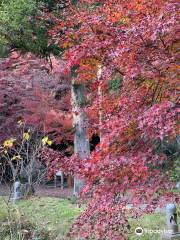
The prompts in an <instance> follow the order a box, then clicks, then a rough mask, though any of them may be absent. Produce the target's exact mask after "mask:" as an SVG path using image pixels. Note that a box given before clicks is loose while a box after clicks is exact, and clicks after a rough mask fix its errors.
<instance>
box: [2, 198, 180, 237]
mask: <svg viewBox="0 0 180 240" xmlns="http://www.w3.org/2000/svg"><path fill="white" fill-rule="evenodd" d="M10 208H11V211H13V212H14V213H15V214H17V213H18V215H19V216H21V217H24V218H25V219H28V221H30V222H31V223H32V224H35V226H36V228H37V230H38V229H41V230H42V229H44V230H45V231H50V232H53V233H55V236H58V238H57V239H58V240H59V239H60V240H62V239H66V237H65V235H66V233H67V231H68V229H69V227H70V225H71V224H72V223H73V221H74V219H75V218H76V217H77V216H78V215H79V214H80V213H81V212H82V211H83V208H78V207H77V205H76V204H72V202H70V201H69V200H67V199H58V198H50V197H48V198H47V197H46V198H31V199H29V200H21V201H19V202H18V203H16V204H10ZM179 211H180V208H178V215H179ZM6 218H7V208H6V205H5V203H4V201H3V200H2V199H0V224H1V223H2V222H3V221H5V219H6ZM129 221H130V226H131V231H130V234H129V236H128V239H129V240H138V239H139V240H160V234H159V233H155V234H151V233H144V234H143V235H142V236H137V235H136V234H135V229H136V228H137V227H142V228H143V229H144V231H146V230H164V229H165V228H166V222H165V221H166V219H165V214H162V213H156V214H151V215H145V216H144V217H141V218H139V219H130V220H129ZM43 239H46V238H43ZM47 239H48V240H49V239H50V240H51V239H52V240H54V239H55V238H54V237H53V238H47ZM38 240H42V238H38Z"/></svg>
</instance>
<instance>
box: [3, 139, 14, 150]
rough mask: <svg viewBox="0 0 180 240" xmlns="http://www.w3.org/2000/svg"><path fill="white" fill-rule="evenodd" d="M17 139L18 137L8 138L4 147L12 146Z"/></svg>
mask: <svg viewBox="0 0 180 240" xmlns="http://www.w3.org/2000/svg"><path fill="white" fill-rule="evenodd" d="M15 141H16V139H14V138H11V139H7V140H5V141H4V143H3V147H4V148H11V147H12V146H13V144H14V142H15Z"/></svg>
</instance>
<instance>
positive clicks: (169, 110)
mask: <svg viewBox="0 0 180 240" xmlns="http://www.w3.org/2000/svg"><path fill="white" fill-rule="evenodd" d="M178 6H179V4H178V2H177V1H173V0H165V1H164V0H150V1H145V0H132V1H131V2H127V1H123V0H117V1H113V0H104V1H94V0H80V1H72V2H71V1H67V4H66V7H64V8H63V10H62V11H59V13H55V14H54V15H53V14H52V12H51V11H50V12H46V13H47V15H46V17H48V18H52V19H53V21H54V22H55V23H56V25H55V27H53V28H52V29H51V30H50V31H49V36H50V42H49V43H50V44H51V43H56V44H57V46H58V47H59V48H60V49H63V52H64V53H63V61H65V66H64V67H63V74H64V75H66V76H67V79H66V81H67V80H69V82H71V80H72V79H73V83H75V84H76V85H78V86H80V85H85V86H86V88H87V99H85V102H83V110H85V111H86V112H87V114H88V116H89V118H90V119H89V129H88V131H87V136H88V138H90V137H89V136H91V135H92V133H96V134H99V135H100V137H101V141H100V143H99V144H98V145H97V146H96V148H95V150H94V151H93V152H92V153H91V155H90V156H87V157H86V158H85V159H84V158H80V157H79V156H78V155H72V156H71V157H70V158H68V157H65V156H64V155H63V154H62V153H58V152H57V151H54V150H52V149H46V150H45V151H44V153H43V157H44V159H45V160H46V162H48V164H49V166H50V168H49V169H50V175H51V174H52V175H53V173H54V171H55V170H56V168H61V169H63V170H64V171H67V172H72V173H74V175H79V176H80V177H82V178H84V179H85V181H86V185H85V187H84V189H83V193H84V194H85V196H86V194H89V196H91V199H90V202H89V205H88V207H87V209H86V210H85V211H84V212H83V213H82V214H81V215H80V217H79V218H78V219H77V220H76V222H75V224H74V225H73V226H72V228H71V230H70V233H69V237H72V236H73V237H74V238H75V239H80V238H83V239H101V240H102V239H117V240H121V239H126V233H127V231H128V229H129V224H128V220H127V219H128V216H129V215H130V214H131V215H132V216H133V217H137V216H138V214H142V209H141V206H142V205H143V204H144V205H145V207H144V209H143V212H151V211H153V210H154V209H155V208H156V206H157V205H162V204H164V203H165V202H166V201H167V200H170V199H174V196H173V195H172V194H171V193H170V186H171V182H170V180H169V178H168V176H167V174H166V173H165V172H164V171H163V163H164V162H165V161H166V155H165V154H162V152H160V153H159V152H158V151H157V145H158V144H160V143H161V142H162V141H172V140H173V139H175V138H176V136H177V135H178V134H179V133H178V121H177V120H178V119H177V114H178V107H177V106H178V94H177V83H178V78H177V69H178V56H177V55H178V54H177V49H178V34H177V31H178V24H177V23H178V17H177V12H178ZM99 69H101V70H100V74H98V72H99ZM39 102H40V101H39ZM80 110H81V109H80ZM51 114H52V115H53V113H52V112H51ZM51 114H50V115H49V119H51V116H52V115H51ZM73 114H77V115H78V114H79V113H78V112H77V113H73ZM58 118H59V117H58ZM53 119H55V118H53ZM53 121H54V120H53ZM71 136H72V135H71ZM175 200H176V201H178V198H177V197H175ZM128 203H131V204H133V206H134V207H136V208H133V209H132V210H128V209H127V204H128ZM139 208H140V209H139ZM137 209H138V210H137Z"/></svg>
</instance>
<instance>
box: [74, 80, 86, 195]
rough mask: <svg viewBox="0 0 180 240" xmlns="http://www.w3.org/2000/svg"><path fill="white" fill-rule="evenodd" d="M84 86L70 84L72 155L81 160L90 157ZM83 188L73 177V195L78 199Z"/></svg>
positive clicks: (79, 180) (81, 182)
mask: <svg viewBox="0 0 180 240" xmlns="http://www.w3.org/2000/svg"><path fill="white" fill-rule="evenodd" d="M85 99H86V98H85V86H84V84H76V83H75V82H74V81H73V82H72V112H73V127H74V153H75V154H77V155H78V156H79V157H80V158H81V159H84V158H87V157H88V156H89V155H90V146H89V139H88V137H87V118H86V114H85V110H84V107H85V104H86V101H85ZM83 186H84V179H81V178H79V177H78V176H74V190H73V194H74V195H75V196H76V197H78V196H79V193H80V191H81V189H82V187H83Z"/></svg>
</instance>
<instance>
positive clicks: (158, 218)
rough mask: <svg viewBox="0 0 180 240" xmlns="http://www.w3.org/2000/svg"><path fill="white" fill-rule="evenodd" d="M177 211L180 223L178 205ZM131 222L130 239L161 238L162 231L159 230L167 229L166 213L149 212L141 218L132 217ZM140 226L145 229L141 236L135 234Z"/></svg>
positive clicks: (158, 239)
mask: <svg viewBox="0 0 180 240" xmlns="http://www.w3.org/2000/svg"><path fill="white" fill-rule="evenodd" d="M177 213H178V224H180V207H178V209H177ZM129 222H130V226H131V231H130V232H131V233H130V234H129V238H128V239H129V240H160V239H161V238H160V233H158V232H159V231H163V230H166V216H165V213H164V214H163V213H154V214H147V215H144V216H143V217H141V218H139V219H130V220H129ZM138 227H141V228H143V230H144V232H143V234H142V235H141V236H137V235H136V234H135V229H136V228H138ZM155 231H156V232H155Z"/></svg>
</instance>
